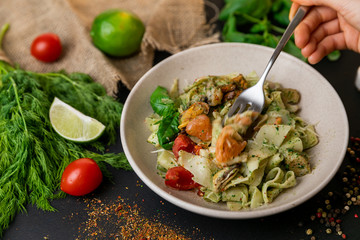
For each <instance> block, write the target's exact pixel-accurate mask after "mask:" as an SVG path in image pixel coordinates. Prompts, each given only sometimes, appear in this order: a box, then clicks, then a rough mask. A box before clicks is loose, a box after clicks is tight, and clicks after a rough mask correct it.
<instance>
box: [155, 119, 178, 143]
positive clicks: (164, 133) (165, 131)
mask: <svg viewBox="0 0 360 240" xmlns="http://www.w3.org/2000/svg"><path fill="white" fill-rule="evenodd" d="M179 115H180V113H178V112H176V113H172V114H169V115H167V116H164V117H163V119H162V121H161V123H160V125H159V129H158V131H157V137H158V139H159V144H160V146H161V147H163V148H164V149H166V150H170V149H171V148H172V145H173V140H174V139H175V137H176V135H177V133H178V132H179V128H178V126H179Z"/></svg>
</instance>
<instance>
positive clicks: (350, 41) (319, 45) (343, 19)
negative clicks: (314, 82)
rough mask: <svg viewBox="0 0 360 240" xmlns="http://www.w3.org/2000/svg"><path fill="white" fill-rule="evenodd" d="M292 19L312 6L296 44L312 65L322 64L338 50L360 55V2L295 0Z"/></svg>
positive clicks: (347, 0) (298, 33) (291, 11)
mask: <svg viewBox="0 0 360 240" xmlns="http://www.w3.org/2000/svg"><path fill="white" fill-rule="evenodd" d="M292 1H293V4H292V6H291V9H290V16H289V17H290V19H292V18H293V17H294V15H295V13H296V11H297V9H298V8H299V5H303V6H312V8H311V9H310V10H309V12H308V14H307V15H306V16H305V17H304V19H303V20H302V22H301V23H300V24H299V25H298V27H297V28H296V29H295V32H294V35H295V44H296V45H297V46H298V47H299V48H301V53H302V54H303V55H304V57H306V58H308V61H309V63H311V64H315V63H318V62H319V61H320V60H321V59H322V58H323V57H325V56H326V55H328V54H329V53H331V52H333V51H334V50H343V49H350V50H353V51H356V52H359V53H360V14H359V12H360V1H359V0H292Z"/></svg>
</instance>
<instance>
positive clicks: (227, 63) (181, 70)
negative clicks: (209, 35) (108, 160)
mask: <svg viewBox="0 0 360 240" xmlns="http://www.w3.org/2000/svg"><path fill="white" fill-rule="evenodd" d="M272 53H273V49H271V48H267V47H263V46H258V45H252V44H241V43H219V44H211V45H206V46H201V47H196V48H192V49H189V50H186V51H183V52H180V53H178V54H175V55H173V56H171V57H169V58H167V59H165V60H164V61H162V62H160V63H159V64H157V65H156V66H154V67H153V68H152V69H151V70H150V71H148V72H147V73H146V74H145V75H144V76H143V77H142V78H141V79H140V80H139V82H138V83H137V84H136V85H135V86H134V88H133V89H132V91H131V92H130V94H129V96H128V98H127V100H126V103H125V106H124V109H123V113H122V119H121V130H120V132H121V142H122V145H123V149H124V151H125V154H126V156H127V158H128V160H129V162H130V164H131V166H132V167H133V169H134V171H135V172H136V174H137V175H138V176H139V177H140V178H141V180H142V181H143V182H144V183H145V184H146V185H147V186H148V187H149V188H151V189H152V190H153V191H154V192H155V193H157V194H158V195H160V196H161V197H163V198H164V199H166V200H168V201H169V202H171V203H173V204H175V205H177V206H179V207H181V208H183V209H186V210H189V211H191V212H194V213H198V214H202V215H206V216H211V217H217V218H228V219H245V218H256V217H263V216H268V215H271V214H275V213H279V212H282V211H285V210H288V209H290V208H293V207H295V206H297V205H299V204H301V203H303V202H304V201H306V200H308V199H309V198H311V197H313V196H314V195H315V194H316V193H318V192H319V191H320V190H321V189H322V188H323V187H325V186H326V185H327V184H328V183H329V181H330V180H331V179H332V178H333V176H334V175H335V173H336V172H337V170H338V168H339V167H340V165H341V163H342V161H343V158H344V156H345V153H346V147H347V143H348V137H349V126H348V120H347V115H346V112H345V109H344V106H343V104H342V102H341V100H340V98H339V96H338V94H337V93H336V92H335V90H334V89H333V87H332V86H331V85H330V84H329V82H328V81H327V80H326V79H325V78H324V77H323V76H322V75H321V74H319V73H318V72H317V71H316V70H315V69H314V68H312V67H311V66H310V65H308V64H307V63H304V62H302V61H301V60H298V59H297V58H295V57H293V56H291V55H289V54H286V53H281V54H280V56H279V58H278V59H277V61H276V62H275V64H274V66H273V68H272V70H271V71H270V73H269V75H268V79H270V80H271V81H274V82H280V83H281V84H282V85H283V86H284V87H288V88H295V89H297V90H299V91H300V93H301V102H300V107H301V111H300V113H299V115H300V116H301V117H303V118H304V119H305V120H307V121H308V122H310V123H313V124H316V131H317V133H318V134H319V139H320V141H319V144H318V145H317V146H315V147H314V148H312V149H310V151H309V153H310V156H311V161H310V162H311V166H312V169H313V170H312V173H310V174H308V175H306V176H304V177H301V178H297V185H296V186H295V187H293V188H291V189H288V190H286V191H284V192H283V193H281V194H280V195H279V196H278V197H277V198H276V199H275V200H274V202H272V203H271V204H268V205H266V206H262V207H260V208H257V209H252V210H242V211H230V210H228V209H227V207H226V205H225V204H215V203H209V202H206V201H205V200H203V199H202V198H201V197H198V196H197V195H196V193H195V192H191V191H190V192H188V191H177V190H173V189H171V188H168V187H166V186H165V184H164V180H163V179H162V178H161V177H160V176H158V175H157V174H156V153H151V151H153V150H155V149H154V148H153V146H152V145H151V144H149V143H147V142H146V140H147V138H148V136H149V134H150V131H149V130H148V129H147V127H146V126H145V123H144V119H145V117H146V116H148V115H149V114H151V113H152V112H153V111H152V109H151V106H150V95H151V93H152V92H153V91H154V90H155V88H156V87H157V86H158V85H160V86H164V87H166V88H168V89H169V88H170V86H171V85H172V83H173V80H174V79H175V78H178V79H179V83H180V89H183V88H184V87H185V86H187V85H188V84H189V83H192V82H193V81H194V79H196V78H198V77H201V76H206V75H223V74H229V73H234V72H239V73H243V74H244V75H246V74H248V73H250V72H252V71H254V70H255V71H256V72H257V73H258V74H259V75H261V74H262V72H263V70H264V68H265V66H266V64H267V62H268V60H269V59H270V56H271V54H272Z"/></svg>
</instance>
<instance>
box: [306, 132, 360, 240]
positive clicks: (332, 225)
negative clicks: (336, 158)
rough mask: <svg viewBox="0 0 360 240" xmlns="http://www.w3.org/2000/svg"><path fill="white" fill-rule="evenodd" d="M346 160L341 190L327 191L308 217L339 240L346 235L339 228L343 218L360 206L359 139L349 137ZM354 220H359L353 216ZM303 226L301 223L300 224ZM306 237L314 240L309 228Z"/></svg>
mask: <svg viewBox="0 0 360 240" xmlns="http://www.w3.org/2000/svg"><path fill="white" fill-rule="evenodd" d="M346 158H347V159H346V160H348V162H349V164H348V165H346V166H345V169H344V170H343V172H340V173H339V174H340V179H341V186H342V190H340V191H338V190H336V191H329V192H328V193H327V195H326V196H325V200H324V205H323V206H322V207H320V208H318V209H317V210H316V211H315V213H314V214H313V215H311V216H310V220H311V221H318V222H319V223H320V224H322V225H324V226H325V229H326V230H325V232H326V233H327V234H336V235H337V236H339V238H341V239H347V235H346V234H345V233H344V232H343V230H342V228H341V223H342V218H343V216H344V215H345V214H346V213H347V212H348V211H349V210H350V208H351V207H353V206H358V205H360V191H359V186H360V165H359V164H360V138H359V137H351V138H350V141H349V146H348V148H347V155H346ZM354 218H359V216H358V214H356V213H355V214H354ZM301 225H303V223H302V224H301ZM305 233H306V235H310V236H311V239H315V236H314V235H313V234H314V232H313V230H312V229H311V228H307V229H306V230H305Z"/></svg>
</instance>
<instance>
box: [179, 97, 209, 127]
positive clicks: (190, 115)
mask: <svg viewBox="0 0 360 240" xmlns="http://www.w3.org/2000/svg"><path fill="white" fill-rule="evenodd" d="M209 108H210V107H209V105H208V104H207V103H204V102H196V103H193V104H191V106H190V107H189V108H188V109H187V110H186V111H184V112H183V113H182V115H181V118H180V125H179V127H178V128H179V129H182V128H184V127H186V125H187V124H188V123H189V122H190V121H191V120H193V119H194V118H196V117H197V116H199V115H201V114H207V113H208V112H209Z"/></svg>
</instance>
